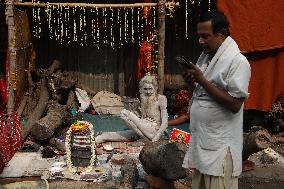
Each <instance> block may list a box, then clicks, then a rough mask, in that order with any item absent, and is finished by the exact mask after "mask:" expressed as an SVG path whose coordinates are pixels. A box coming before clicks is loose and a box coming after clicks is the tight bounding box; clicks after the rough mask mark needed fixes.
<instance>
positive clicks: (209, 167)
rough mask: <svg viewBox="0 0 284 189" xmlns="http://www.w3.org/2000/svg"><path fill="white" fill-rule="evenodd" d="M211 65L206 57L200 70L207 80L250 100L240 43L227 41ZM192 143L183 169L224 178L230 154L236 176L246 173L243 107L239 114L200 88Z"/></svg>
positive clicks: (193, 110) (194, 106)
mask: <svg viewBox="0 0 284 189" xmlns="http://www.w3.org/2000/svg"><path fill="white" fill-rule="evenodd" d="M208 63H209V58H208V55H207V54H204V53H202V54H201V55H200V57H199V59H198V62H197V66H198V67H199V68H200V69H201V70H202V72H203V74H204V76H205V77H206V78H207V79H208V80H209V81H210V82H212V83H213V84H215V85H216V86H218V87H219V88H222V89H224V90H225V91H227V92H228V93H229V94H230V95H231V96H233V97H236V98H247V97H248V95H249V94H248V84H249V80H250V75H251V72H250V65H249V63H248V61H247V59H246V58H245V57H244V56H243V55H242V54H241V53H240V50H239V48H238V46H237V44H236V42H235V41H234V40H233V39H232V38H231V37H227V38H226V40H225V41H224V42H223V43H222V45H221V46H220V47H219V49H218V51H217V52H216V54H215V55H214V57H213V59H212V60H211V61H210V63H209V64H208ZM190 130H191V134H192V137H191V143H190V146H189V149H188V151H187V153H186V156H185V159H184V162H183V166H184V167H185V168H189V167H191V168H196V169H198V170H199V171H200V172H201V173H203V174H208V175H213V176H223V162H224V159H225V156H226V153H227V151H228V148H229V149H230V151H231V154H232V159H233V175H232V176H238V175H240V174H241V170H242V147H243V106H242V108H241V109H240V111H239V112H238V113H236V114H233V113H231V112H230V111H229V110H227V109H225V108H224V107H222V106H220V105H219V104H217V103H216V102H215V101H214V100H213V99H212V98H211V96H210V95H209V94H208V93H207V92H206V91H205V90H204V89H203V88H202V87H201V86H200V85H197V86H196V88H195V90H194V92H193V97H192V103H191V107H190Z"/></svg>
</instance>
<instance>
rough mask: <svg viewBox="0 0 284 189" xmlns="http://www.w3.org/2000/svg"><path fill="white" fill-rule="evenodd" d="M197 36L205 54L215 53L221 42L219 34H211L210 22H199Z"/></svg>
mask: <svg viewBox="0 0 284 189" xmlns="http://www.w3.org/2000/svg"><path fill="white" fill-rule="evenodd" d="M197 34H198V36H199V44H200V46H201V48H202V49H203V51H204V52H205V53H215V52H216V51H217V50H218V48H219V47H220V45H221V44H222V42H223V41H222V40H221V39H222V38H221V34H219V33H213V28H212V23H211V21H205V22H199V23H198V24H197Z"/></svg>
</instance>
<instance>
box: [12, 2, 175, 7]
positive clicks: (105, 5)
mask: <svg viewBox="0 0 284 189" xmlns="http://www.w3.org/2000/svg"><path fill="white" fill-rule="evenodd" d="M14 5H15V6H22V7H48V6H58V7H83V8H135V7H155V6H157V3H132V4H90V3H39V2H24V3H23V2H15V3H14ZM176 6H179V3H176Z"/></svg>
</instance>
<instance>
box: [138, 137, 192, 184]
mask: <svg viewBox="0 0 284 189" xmlns="http://www.w3.org/2000/svg"><path fill="white" fill-rule="evenodd" d="M186 150H187V147H186V145H184V144H179V143H168V141H158V142H153V143H148V144H146V145H145V146H144V147H143V149H142V150H141V152H140V154H139V159H140V161H141V163H142V165H143V168H144V170H145V171H146V172H147V173H148V174H152V175H153V176H156V177H161V178H163V179H166V180H177V179H180V178H184V177H185V176H186V169H185V168H183V167H182V163H183V159H184V156H185V153H186Z"/></svg>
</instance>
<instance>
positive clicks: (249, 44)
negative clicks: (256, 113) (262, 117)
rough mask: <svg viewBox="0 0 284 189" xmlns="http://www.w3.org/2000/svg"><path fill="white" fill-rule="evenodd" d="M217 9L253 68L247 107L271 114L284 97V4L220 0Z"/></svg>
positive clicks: (265, 1) (269, 0)
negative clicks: (279, 98) (275, 105)
mask: <svg viewBox="0 0 284 189" xmlns="http://www.w3.org/2000/svg"><path fill="white" fill-rule="evenodd" d="M217 7H218V9H219V10H221V11H223V12H224V14H225V15H226V16H227V17H228V19H229V22H230V31H231V36H232V37H233V38H234V39H235V40H236V41H237V43H238V45H239V47H240V49H241V51H242V52H243V53H244V55H245V56H246V57H247V58H248V60H249V62H250V65H251V69H252V70H251V71H252V76H251V81H250V86H249V92H250V97H249V99H248V101H247V102H246V104H245V108H246V109H256V110H261V111H269V109H270V108H271V106H272V104H273V102H275V100H276V99H277V98H278V97H280V96H281V95H283V94H284V48H283V47H284V19H282V18H284V11H283V10H284V1H283V0H273V1H271V0H262V1H259V0H245V1H243V0H230V1H223V0H218V1H217Z"/></svg>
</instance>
